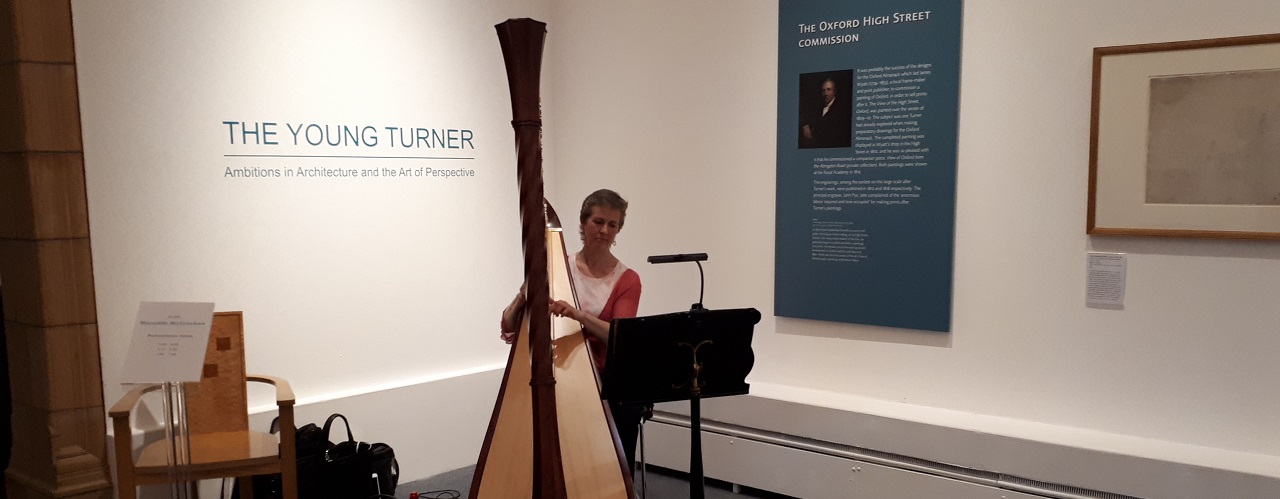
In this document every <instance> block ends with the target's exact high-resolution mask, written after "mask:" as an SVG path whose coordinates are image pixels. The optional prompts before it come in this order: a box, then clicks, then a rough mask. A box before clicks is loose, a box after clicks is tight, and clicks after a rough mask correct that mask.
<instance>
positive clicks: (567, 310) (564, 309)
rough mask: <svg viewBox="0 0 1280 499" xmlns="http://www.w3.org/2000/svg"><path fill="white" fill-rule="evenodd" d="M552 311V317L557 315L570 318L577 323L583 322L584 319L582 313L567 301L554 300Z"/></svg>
mask: <svg viewBox="0 0 1280 499" xmlns="http://www.w3.org/2000/svg"><path fill="white" fill-rule="evenodd" d="M550 310H551V314H552V315H557V316H560V317H568V318H570V319H573V320H575V321H578V322H582V319H581V315H582V312H581V311H579V310H578V309H576V308H574V307H573V305H570V304H569V302H567V301H564V300H552V301H551V307H550Z"/></svg>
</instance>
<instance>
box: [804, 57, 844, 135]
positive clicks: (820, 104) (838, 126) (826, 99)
mask: <svg viewBox="0 0 1280 499" xmlns="http://www.w3.org/2000/svg"><path fill="white" fill-rule="evenodd" d="M852 83H853V71H852V70H844V71H829V72H824V73H806V74H802V75H800V107H799V109H800V130H799V142H798V145H799V147H800V148H801V149H820V148H832V147H849V145H850V144H851V143H852V136H853V92H852V91H850V88H849V87H850V86H852Z"/></svg>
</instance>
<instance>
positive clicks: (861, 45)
mask: <svg viewBox="0 0 1280 499" xmlns="http://www.w3.org/2000/svg"><path fill="white" fill-rule="evenodd" d="M961 13H962V1H961V0H883V1H876V2H870V1H834V0H822V1H819V0H783V1H782V2H780V6H779V15H778V33H779V35H778V201H777V210H778V213H777V235H776V237H777V241H776V242H777V246H776V248H777V255H776V258H777V260H776V262H775V267H776V281H775V290H774V291H775V292H774V296H775V303H774V310H775V312H776V314H777V315H779V316H784V317H799V318H806V319H819V320H827V321H839V322H851V323H858V324H873V325H880V326H890V327H901V328H911V329H923V330H930V331H950V329H951V287H952V262H953V254H954V249H953V247H954V244H955V242H954V240H955V193H956V136H957V133H956V132H957V130H956V129H957V121H958V117H959V93H960V35H961Z"/></svg>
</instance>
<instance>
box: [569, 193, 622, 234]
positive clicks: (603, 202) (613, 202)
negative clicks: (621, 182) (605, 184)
mask: <svg viewBox="0 0 1280 499" xmlns="http://www.w3.org/2000/svg"><path fill="white" fill-rule="evenodd" d="M597 206H603V207H605V208H613V209H615V210H618V212H620V213H621V214H622V216H621V217H619V218H618V229H622V226H623V225H624V224H626V222H627V200H625V199H622V196H619V195H618V193H616V192H613V191H611V190H609V189H600V190H598V191H595V192H593V193H591V194H590V195H588V196H587V198H586V199H583V200H582V211H580V212H579V214H578V235H579V236H581V235H583V234H582V226H583V225H586V223H587V219H588V218H591V209H592V208H595V207H597Z"/></svg>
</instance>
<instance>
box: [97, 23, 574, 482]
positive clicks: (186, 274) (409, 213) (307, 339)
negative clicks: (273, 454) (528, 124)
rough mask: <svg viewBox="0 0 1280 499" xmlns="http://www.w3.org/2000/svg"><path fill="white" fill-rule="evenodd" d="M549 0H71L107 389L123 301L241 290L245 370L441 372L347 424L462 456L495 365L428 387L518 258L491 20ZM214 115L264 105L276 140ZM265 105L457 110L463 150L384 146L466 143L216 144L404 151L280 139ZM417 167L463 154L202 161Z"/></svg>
mask: <svg viewBox="0 0 1280 499" xmlns="http://www.w3.org/2000/svg"><path fill="white" fill-rule="evenodd" d="M548 10H549V4H548V2H545V1H536V2H529V1H525V0H520V1H515V0H484V1H470V0H469V1H467V2H457V1H428V2H423V1H382V2H367V3H366V2H359V3H355V2H309V1H308V2H285V3H281V2H271V3H261V2H236V3H226V2H218V3H212V4H192V3H185V2H184V3H181V4H178V3H173V4H171V3H165V2H146V1H129V2H80V1H77V2H75V3H74V5H73V17H74V24H75V26H74V27H75V36H76V49H77V50H76V55H77V71H78V77H79V84H80V92H81V100H80V102H81V110H82V119H83V125H84V126H83V129H84V151H85V173H86V181H87V191H88V201H89V212H90V220H91V223H90V229H91V231H92V234H93V259H94V278H95V286H96V296H97V306H98V317H99V320H98V324H99V333H100V342H101V352H102V371H103V372H102V374H103V384H104V398H105V399H106V403H107V405H108V406H110V405H111V404H113V403H114V402H115V400H117V399H118V398H119V396H120V394H121V393H123V390H122V389H121V386H120V384H119V380H120V371H121V368H122V363H123V361H124V355H125V352H126V349H127V348H128V345H129V341H130V335H131V330H132V323H133V320H134V317H135V314H136V311H137V307H138V302H139V301H144V300H145V301H213V302H215V303H216V308H217V309H218V310H243V311H244V312H245V327H246V331H245V337H246V345H247V348H246V350H247V364H248V370H249V371H250V372H256V373H264V374H273V375H277V376H281V377H284V378H286V379H288V380H290V381H291V383H292V386H293V388H294V391H295V393H296V395H297V397H298V403H299V414H300V415H311V414H312V413H314V412H317V411H321V412H322V411H324V410H327V409H324V408H328V407H335V408H339V409H341V408H343V407H345V408H346V410H351V409H352V407H351V404H353V403H354V402H352V401H360V400H365V401H368V400H373V401H375V402H379V403H381V402H386V401H387V398H386V397H382V398H378V397H374V398H372V399H370V398H367V397H368V396H369V394H371V393H382V392H385V391H387V390H393V391H394V392H395V393H410V394H415V393H420V394H436V395H439V394H442V393H447V394H449V396H438V397H434V396H433V397H432V398H429V399H423V400H412V401H407V402H405V403H402V404H400V406H401V407H400V408H399V409H397V408H392V407H389V408H387V409H386V410H374V411H369V410H367V409H368V407H364V409H366V410H363V411H354V410H353V411H352V412H358V413H360V415H361V416H364V417H367V418H369V419H364V418H361V419H356V418H354V417H353V421H352V422H353V423H354V424H356V425H358V426H359V427H362V428H366V429H368V430H369V431H368V432H366V433H363V434H357V437H358V438H361V439H367V440H372V441H386V442H388V443H391V444H392V445H393V446H396V447H401V452H402V453H403V455H404V456H406V457H408V459H403V464H404V472H405V478H406V479H413V478H421V477H423V476H426V475H428V474H431V473H434V472H439V471H445V470H448V469H452V468H442V467H441V466H452V467H460V466H462V465H465V464H466V462H467V461H468V460H470V461H471V462H474V461H473V460H474V456H475V455H476V454H477V453H478V451H479V447H480V440H482V436H483V431H484V428H485V424H486V422H487V419H488V414H489V412H490V411H491V409H492V401H493V398H494V395H495V394H496V384H497V379H498V378H497V377H494V376H488V377H482V378H479V381H466V382H465V385H466V386H469V387H474V386H475V385H477V384H480V385H484V386H482V387H480V389H475V390H467V391H462V393H465V394H467V395H468V396H472V394H474V395H473V396H474V397H475V399H474V400H472V399H468V398H464V399H463V400H462V401H457V400H454V397H453V396H454V395H456V394H457V393H458V391H456V390H452V389H451V388H449V387H451V386H457V385H456V383H455V382H456V381H457V380H455V379H453V378H460V377H461V376H462V375H461V374H459V373H471V372H475V371H486V370H488V371H492V370H493V369H495V368H500V366H501V365H502V364H503V362H505V359H506V355H507V351H508V349H507V347H506V346H505V345H504V344H502V342H500V341H498V339H497V336H498V334H497V333H498V328H497V325H496V322H497V321H496V319H497V318H498V317H497V316H498V311H499V310H501V309H502V307H503V306H504V305H505V304H506V303H507V301H508V300H510V298H511V296H513V295H514V293H515V291H516V289H517V288H518V286H519V283H520V280H521V278H522V275H523V274H522V272H521V265H522V264H521V257H520V248H519V230H520V228H519V216H518V209H517V204H516V190H517V189H516V176H515V160H514V152H513V147H512V144H513V139H512V137H513V136H512V131H511V125H510V116H511V111H510V98H509V96H508V95H509V93H508V88H507V79H506V73H505V69H504V66H503V63H502V56H501V51H500V49H499V45H498V41H497V37H496V36H495V31H494V28H493V25H494V24H496V23H498V22H501V21H503V20H506V19H508V18H512V17H535V18H543V19H545V18H546V17H547V11H548ZM226 120H234V121H263V122H267V121H270V122H277V123H279V125H278V127H277V131H278V135H277V136H276V139H277V141H279V142H281V144H280V145H277V146H267V145H256V144H255V145H243V144H240V143H234V144H233V143H231V142H230V138H229V136H230V134H229V129H228V128H227V127H226V126H225V125H223V124H222V122H223V121H226ZM284 123H295V124H298V123H317V124H322V125H360V126H363V125H371V126H374V127H377V129H378V132H379V133H380V134H383V133H385V131H384V130H383V127H386V126H398V127H425V128H455V129H469V130H472V131H473V133H474V136H473V138H474V142H473V145H474V146H475V148H474V149H463V150H444V149H430V150H428V149H417V150H412V151H408V154H407V155H416V156H449V157H473V158H474V159H471V160H456V161H453V162H450V161H436V162H433V161H407V160H396V159H378V160H374V159H334V158H235V157H227V156H226V155H228V154H292V155H301V154H311V155H314V154H321V155H406V153H405V152H403V151H402V150H396V149H392V148H389V143H388V137H387V136H386V135H382V136H380V143H379V145H378V146H377V147H366V146H361V147H354V146H351V147H329V146H320V147H311V146H307V145H306V144H305V143H304V144H301V145H298V146H294V145H292V141H291V134H290V133H289V131H288V130H287V127H286V126H285V125H284ZM421 166H431V167H435V168H456V167H463V168H469V169H473V170H475V172H476V175H475V176H474V177H470V178H465V179H440V178H434V179H426V178H422V179H420V178H386V177H380V178H354V179H351V178H227V177H225V176H224V175H225V171H226V169H227V168H233V169H238V168H242V167H258V168H280V169H286V168H290V169H292V168H298V167H304V168H312V167H329V168H357V169H365V168H383V167H394V168H399V167H421ZM499 372H500V371H499ZM432 384H435V385H437V386H430V385H432ZM397 390H398V391H397ZM406 390H407V392H406ZM269 396H270V392H266V393H256V392H255V393H254V394H253V395H252V398H253V399H254V401H253V402H251V405H252V406H255V407H258V408H259V409H262V408H263V407H264V406H263V404H264V403H265V402H266V401H267V400H268V399H269ZM361 397H366V398H361ZM344 399H346V401H345V402H344V401H343V400H344ZM334 401H336V402H334ZM370 403H374V402H370ZM343 404H347V405H343ZM365 405H367V404H365ZM424 406H425V407H438V408H448V410H450V411H452V410H463V411H465V412H466V414H467V415H468V416H467V417H465V418H461V419H462V420H464V421H466V422H468V423H469V424H471V425H472V426H471V427H466V428H459V427H457V426H456V425H453V426H450V425H449V424H446V422H444V421H441V420H439V419H436V418H433V417H432V416H434V414H432V413H430V412H427V411H422V410H418V409H419V408H421V407H424ZM407 408H414V409H413V410H405V409H407ZM401 410H405V412H400V411H401ZM323 415H324V414H321V415H320V420H321V421H322V420H323ZM299 421H300V424H301V423H305V422H315V421H316V418H309V419H300V420H299ZM262 428H263V429H265V426H262ZM476 429H478V431H479V435H480V437H479V438H473V439H471V440H470V442H469V446H463V447H460V448H456V449H452V450H451V451H450V454H448V457H449V459H441V458H440V456H441V455H440V454H436V455H434V456H435V457H432V458H430V459H425V458H424V459H417V458H415V456H416V457H423V456H422V453H420V452H415V449H418V448H433V447H434V446H433V445H428V444H427V443H432V442H434V443H435V445H446V444H452V443H456V441H455V437H457V436H458V435H473V436H474V435H475V433H476ZM405 446H415V449H405V448H403V447H405ZM458 456H466V457H464V458H462V459H461V460H459V459H457V457H458Z"/></svg>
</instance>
